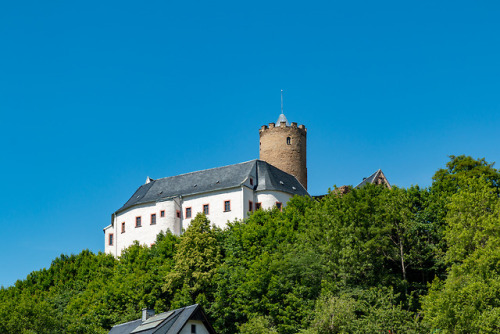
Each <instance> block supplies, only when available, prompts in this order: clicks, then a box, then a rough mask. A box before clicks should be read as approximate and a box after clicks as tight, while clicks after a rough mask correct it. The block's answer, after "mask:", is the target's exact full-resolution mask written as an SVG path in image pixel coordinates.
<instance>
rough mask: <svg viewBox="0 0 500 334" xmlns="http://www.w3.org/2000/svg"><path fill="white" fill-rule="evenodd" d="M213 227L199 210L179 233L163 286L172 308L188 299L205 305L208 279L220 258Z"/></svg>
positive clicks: (215, 232) (208, 291)
mask: <svg viewBox="0 0 500 334" xmlns="http://www.w3.org/2000/svg"><path fill="white" fill-rule="evenodd" d="M217 233H218V232H217V230H216V228H212V227H211V226H210V221H209V220H208V219H207V217H206V216H205V215H203V214H198V215H197V216H196V217H195V218H194V219H193V220H192V221H191V224H190V225H189V227H188V229H187V230H186V232H185V233H184V234H183V235H182V237H181V240H180V243H179V245H178V247H177V249H176V254H175V255H174V263H175V264H174V266H173V268H172V270H171V271H170V272H168V273H167V274H166V277H165V284H164V286H163V290H164V291H166V292H168V293H171V294H173V296H174V297H173V301H172V303H171V306H172V307H173V308H177V307H182V306H186V305H189V304H192V303H195V302H196V303H199V304H202V305H203V306H204V307H205V308H207V307H208V306H209V305H208V303H207V297H208V295H209V294H212V293H213V291H212V279H213V277H214V275H215V272H216V270H217V267H218V266H219V264H220V262H221V258H222V254H221V249H220V246H219V244H218V242H217Z"/></svg>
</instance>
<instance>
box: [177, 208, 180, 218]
mask: <svg viewBox="0 0 500 334" xmlns="http://www.w3.org/2000/svg"><path fill="white" fill-rule="evenodd" d="M176 214H177V218H181V212H180V210H177V212H176Z"/></svg>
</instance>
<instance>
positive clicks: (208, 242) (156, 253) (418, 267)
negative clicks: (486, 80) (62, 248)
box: [0, 156, 500, 334]
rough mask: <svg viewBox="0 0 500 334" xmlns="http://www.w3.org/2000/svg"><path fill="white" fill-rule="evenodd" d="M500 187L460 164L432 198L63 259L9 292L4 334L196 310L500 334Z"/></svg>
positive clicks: (316, 331)
mask: <svg viewBox="0 0 500 334" xmlns="http://www.w3.org/2000/svg"><path fill="white" fill-rule="evenodd" d="M499 182H500V174H499V172H498V171H497V170H496V169H495V168H493V164H492V163H488V162H486V161H485V159H473V158H471V157H467V156H451V157H450V161H449V162H448V163H447V165H446V168H443V169H439V170H438V171H437V172H436V174H435V175H434V178H433V183H432V185H431V186H430V187H429V188H426V189H423V188H420V187H418V186H413V187H410V188H407V189H403V188H398V187H393V188H392V189H388V188H385V187H383V186H375V185H367V186H365V187H363V188H361V189H352V188H350V191H348V192H343V193H342V194H341V193H340V192H338V191H336V190H333V191H330V192H329V194H328V195H326V196H324V197H323V198H321V199H320V200H314V199H311V198H305V197H294V198H293V199H292V200H291V201H289V202H288V204H287V207H286V208H284V210H283V212H281V211H279V210H277V209H274V210H257V211H256V212H254V213H253V214H251V215H250V217H249V218H248V219H246V220H244V221H234V222H231V223H230V224H229V225H228V227H227V228H226V229H224V230H220V229H217V228H215V227H212V226H210V222H209V220H208V219H207V217H206V216H204V215H198V216H197V217H196V218H195V219H193V220H192V222H191V224H190V226H189V228H188V229H187V230H186V231H185V233H184V234H183V235H182V236H180V237H179V236H175V235H173V234H172V233H170V232H166V233H161V234H159V235H158V237H157V241H156V243H155V244H154V245H153V246H152V247H146V246H144V245H139V244H138V243H136V244H134V245H132V246H131V247H129V248H128V249H126V250H125V251H124V252H123V253H122V255H121V257H120V258H119V259H115V258H113V257H112V256H110V255H105V254H102V253H98V254H93V253H92V252H90V251H88V250H85V251H82V252H81V253H80V254H78V255H69V256H68V255H61V256H60V257H58V258H56V259H55V260H54V261H53V262H52V264H51V266H50V268H48V269H42V270H40V271H35V272H33V273H31V274H30V275H28V277H27V278H26V279H25V280H20V281H17V282H16V283H15V285H14V286H12V287H9V288H1V289H0V333H107V332H108V331H109V329H110V328H111V327H112V326H113V325H114V324H117V323H122V322H126V321H130V320H133V319H137V318H139V317H140V310H141V309H142V308H143V307H153V308H155V309H156V311H158V312H162V311H166V310H168V309H173V308H177V307H182V306H185V305H188V304H192V303H199V304H201V305H203V307H204V309H205V310H206V312H207V315H208V317H209V319H210V320H211V322H212V323H213V325H214V327H215V329H216V330H217V332H218V333H221V334H233V333H243V334H245V333H280V334H291V333H303V334H306V333H307V334H330V333H388V332H389V331H390V333H429V332H440V333H497V332H499V331H500V328H499V325H498V324H499V323H500V283H499V282H500V269H499V268H500V218H499V217H500V202H499V196H498V193H499V191H498V187H499V186H500V184H499Z"/></svg>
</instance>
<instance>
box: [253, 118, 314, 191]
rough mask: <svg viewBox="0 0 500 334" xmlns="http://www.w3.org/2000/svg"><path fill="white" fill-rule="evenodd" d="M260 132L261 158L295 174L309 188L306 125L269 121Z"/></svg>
mask: <svg viewBox="0 0 500 334" xmlns="http://www.w3.org/2000/svg"><path fill="white" fill-rule="evenodd" d="M259 134H260V160H263V161H265V162H267V163H269V164H271V165H273V166H275V167H277V168H279V169H281V170H282V171H284V172H287V173H288V174H291V175H293V176H295V178H296V179H297V180H298V181H299V182H300V184H302V186H304V188H306V190H307V161H306V137H307V129H306V127H305V126H304V125H300V126H297V123H292V124H291V125H290V126H286V123H285V122H281V124H279V126H275V124H274V123H269V126H266V125H263V126H262V127H261V128H260V130H259Z"/></svg>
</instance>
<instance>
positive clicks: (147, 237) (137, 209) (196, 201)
mask: <svg viewBox="0 0 500 334" xmlns="http://www.w3.org/2000/svg"><path fill="white" fill-rule="evenodd" d="M254 182H255V179H254ZM247 183H248V186H249V187H250V181H249V180H247V181H246V182H245V184H247ZM249 187H246V186H241V187H238V188H232V189H225V190H221V191H213V192H209V193H204V194H197V195H191V196H184V197H176V198H171V199H168V200H164V201H161V202H156V203H147V204H141V205H136V206H133V207H132V208H129V209H127V210H125V211H123V212H120V213H119V214H117V215H116V216H115V217H114V220H113V225H109V226H108V227H106V228H105V229H104V232H105V236H104V238H105V252H106V253H111V254H113V255H114V256H120V254H121V252H122V251H123V249H125V248H127V247H129V246H130V245H132V244H133V242H134V241H135V240H137V241H139V243H140V244H141V245H142V244H145V245H147V246H150V245H151V244H153V243H154V242H155V240H156V236H157V234H158V233H160V232H161V231H164V232H165V231H167V230H170V231H172V233H174V234H176V235H180V234H181V233H182V230H183V229H184V230H185V229H187V228H188V227H189V225H190V223H191V221H192V219H193V218H194V217H196V214H198V213H200V212H203V205H204V204H208V205H209V213H208V215H207V218H208V219H209V220H210V222H211V223H213V224H215V225H216V226H218V227H220V228H225V227H226V226H227V222H228V221H234V220H235V219H244V218H247V217H248V214H249V201H252V206H253V210H255V203H257V202H260V203H261V205H262V209H270V208H273V207H274V206H275V205H276V202H281V203H283V207H285V206H286V203H287V202H288V201H289V200H290V198H291V197H292V196H291V195H290V194H287V193H283V192H280V191H258V192H256V191H254V190H253V186H251V188H249ZM224 201H231V211H228V212H225V211H224ZM188 207H190V208H191V218H186V217H185V215H186V208H188ZM161 211H165V216H164V217H161ZM177 211H180V218H179V217H177ZM151 214H156V224H155V225H151ZM138 216H140V217H141V227H136V226H135V225H136V217H138ZM122 223H125V232H123V233H122V230H121V229H122ZM109 234H113V239H114V240H113V245H109Z"/></svg>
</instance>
